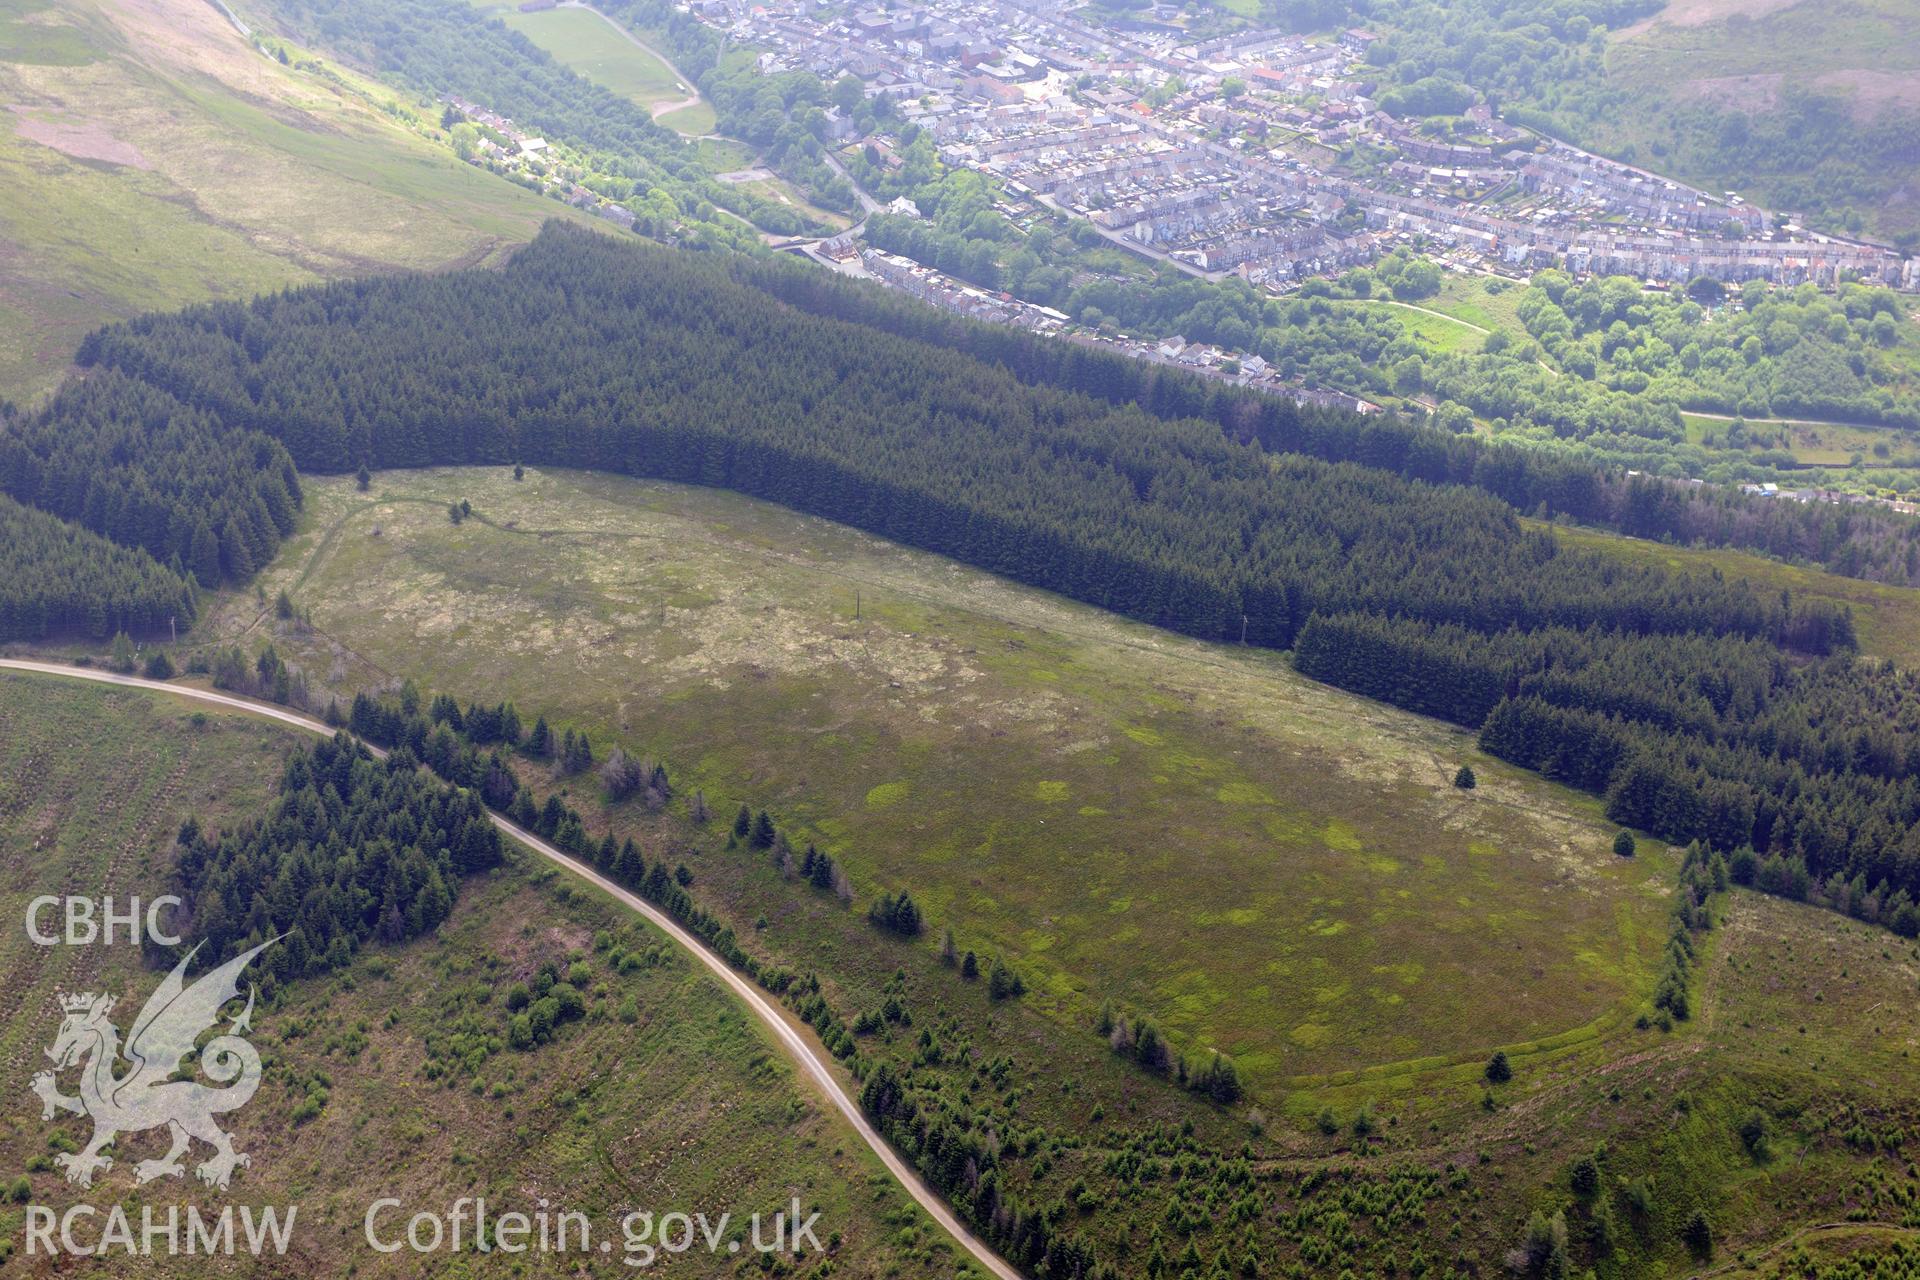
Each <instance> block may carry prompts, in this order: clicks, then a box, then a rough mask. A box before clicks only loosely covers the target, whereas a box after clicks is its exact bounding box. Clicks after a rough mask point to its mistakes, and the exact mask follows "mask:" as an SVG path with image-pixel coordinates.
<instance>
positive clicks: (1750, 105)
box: [1684, 72, 1786, 113]
mask: <svg viewBox="0 0 1920 1280" xmlns="http://www.w3.org/2000/svg"><path fill="white" fill-rule="evenodd" d="M1785 82H1786V77H1785V76H1784V75H1781V74H1780V73H1779V72H1767V73H1763V74H1760V75H1751V76H1701V77H1700V78H1698V79H1695V80H1688V81H1687V82H1686V83H1685V85H1684V88H1685V90H1686V92H1687V94H1688V96H1689V97H1694V98H1704V99H1706V100H1707V101H1708V102H1711V103H1713V104H1714V105H1715V106H1720V107H1729V108H1732V109H1733V110H1735V111H1746V112H1750V113H1757V112H1762V111H1771V110H1773V108H1774V107H1775V106H1776V105H1778V103H1779V101H1780V86H1781V85H1782V84H1784V83H1785Z"/></svg>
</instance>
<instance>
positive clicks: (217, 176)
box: [0, 0, 571, 400]
mask: <svg viewBox="0 0 1920 1280" xmlns="http://www.w3.org/2000/svg"><path fill="white" fill-rule="evenodd" d="M0 103H4V104H5V109H4V110H0V297H4V298H5V299H6V305H5V306H0V398H7V399H15V400H28V399H31V398H33V397H35V396H37V395H39V394H41V393H43V392H45V391H47V390H49V389H51V388H52V387H53V385H54V384H55V383H56V382H58V381H59V379H60V377H61V375H62V374H63V373H64V372H65V370H66V368H67V365H68V360H69V357H70V356H71V354H72V352H73V349H74V347H75V345H76V344H77V343H78V341H79V339H80V336H81V335H82V334H83V333H85V332H86V331H87V330H89V329H92V328H94V327H95V326H97V325H99V324H101V323H103V322H105V321H107V320H111V319H114V318H117V317H122V316H127V315H132V314H135V313H137V312H141V311H148V310H152V309H154V308H158V307H171V306H177V305H181V304H184V303H190V302H197V301H202V300H205V299H208V298H219V297H245V296H249V295H252V294H255V293H259V292H262V291H266V290H272V289H276V288H279V287H281V286H283V285H290V284H301V283H310V282H312V281H314V280H315V279H317V278H322V277H331V276H337V275H345V274H364V273H366V272H369V271H379V270H384V269H393V268H435V267H443V266H448V265H453V264H460V265H470V264H475V263H480V262H485V261H488V260H490V259H493V258H495V257H496V256H497V255H499V254H500V253H501V252H502V251H503V250H505V249H508V248H510V247H511V246H513V245H515V244H518V243H521V242H523V241H525V240H527V239H529V238H530V237H531V236H532V235H533V234H534V232H535V231H536V230H538V228H539V225H540V223H541V221H542V220H544V219H546V218H549V217H557V216H565V215H567V214H569V213H570V212H571V211H570V210H567V209H565V208H564V207H563V206H561V205H558V204H555V203H553V202H551V201H547V200H543V199H541V198H540V197H538V196H536V195H534V194H532V193H531V192H528V191H525V190H523V189H521V188H519V187H516V186H514V185H512V184H510V183H506V182H502V181H501V180H499V179H498V178H495V177H493V176H491V175H488V174H484V173H481V172H479V171H477V170H475V169H472V168H470V167H468V166H466V165H464V164H462V163H460V162H459V161H458V160H457V159H456V158H455V157H454V156H453V155H452V153H451V152H450V151H448V150H445V149H442V148H441V147H439V146H436V145H435V144H434V143H433V142H432V141H430V140H429V139H428V138H425V137H422V136H420V135H419V134H417V133H415V132H414V131H413V129H412V128H410V127H409V126H408V124H407V123H406V122H405V121H404V119H402V118H401V117H400V116H399V115H396V114H388V113H387V111H383V110H382V109H381V105H384V106H385V107H387V108H389V109H390V110H392V111H393V112H396V113H400V112H405V111H406V110H407V109H408V108H409V106H410V104H406V103H402V102H400V101H398V100H397V99H396V98H395V97H394V95H393V94H392V91H390V90H388V89H386V88H384V87H382V86H377V85H372V84H369V83H367V82H364V81H359V80H356V79H352V78H350V77H347V76H343V75H340V74H338V73H337V72H335V71H334V70H333V69H331V68H328V69H324V70H316V69H313V68H309V69H307V70H296V69H294V68H290V67H286V66H282V65H280V64H279V63H277V62H275V61H273V60H271V59H269V58H267V57H266V56H264V55H262V54H260V53H259V52H257V51H256V50H254V49H253V48H252V47H251V46H250V45H249V43H248V42H247V40H246V39H245V38H244V37H242V36H241V34H240V33H239V31H238V30H237V29H236V28H235V27H234V26H233V25H232V24H231V23H229V22H228V21H227V19H226V18H225V17H223V16H222V15H221V13H220V12H219V10H218V9H216V8H215V7H214V6H213V5H212V4H210V3H208V2H207V0H58V3H48V2H46V0H0ZM429 123H431V121H430V122H429Z"/></svg>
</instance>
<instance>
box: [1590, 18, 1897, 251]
mask: <svg viewBox="0 0 1920 1280" xmlns="http://www.w3.org/2000/svg"><path fill="white" fill-rule="evenodd" d="M1916 30H1920V0H1798V2H1797V3H1780V2H1779V0H1759V2H1757V3H1755V2H1754V0H1674V2H1673V3H1671V4H1669V5H1668V6H1667V7H1666V8H1665V9H1663V10H1661V11H1660V12H1659V13H1658V14H1656V15H1655V16H1653V17H1652V18H1649V19H1646V20H1645V21H1642V22H1639V23H1636V24H1634V25H1632V26H1629V27H1626V28H1624V29H1623V30H1621V31H1620V32H1619V33H1618V34H1617V35H1616V36H1615V37H1614V38H1613V39H1612V41H1611V42H1610V44H1609V47H1608V51H1607V58H1606V66H1607V77H1608V79H1609V80H1610V81H1611V82H1613V84H1614V85H1615V86H1616V87H1617V88H1619V89H1620V90H1622V91H1623V92H1624V95H1625V96H1624V100H1623V103H1622V106H1621V109H1620V110H1619V111H1618V112H1617V113H1616V115H1615V117H1614V118H1613V119H1611V120H1607V121H1604V122H1602V124H1601V125H1600V126H1599V127H1598V129H1597V130H1596V132H1595V134H1594V140H1595V141H1596V142H1599V143H1601V144H1603V145H1606V146H1608V147H1610V148H1615V149H1617V148H1620V147H1625V146H1632V147H1634V148H1635V150H1636V153H1637V156H1638V158H1639V160H1640V161H1641V162H1642V163H1647V164H1652V165H1654V166H1655V167H1671V168H1672V170H1673V171H1674V172H1676V173H1680V174H1682V175H1683V176H1686V177H1689V178H1692V179H1694V180H1696V181H1699V182H1703V183H1707V184H1709V185H1712V186H1716V187H1717V186H1719V185H1720V184H1722V183H1725V184H1728V185H1737V186H1738V187H1739V188H1740V189H1741V190H1742V191H1743V192H1744V193H1745V194H1747V195H1749V196H1751V197H1752V198H1754V199H1756V200H1759V201H1760V202H1761V203H1763V204H1768V205H1771V206H1774V207H1778V208H1782V209H1788V210H1792V211H1795V212H1801V213H1805V214H1807V215H1808V216H1811V217H1824V218H1826V219H1827V220H1828V221H1830V222H1832V223H1836V224H1838V225H1840V226H1843V227H1845V226H1849V225H1854V226H1856V227H1857V228H1861V229H1867V230H1877V231H1879V232H1881V233H1884V234H1888V235H1892V234H1897V233H1898V232H1900V231H1902V230H1906V229H1911V228H1916V227H1920V126H1917V124H1916V122H1920V37H1916V36H1915V34H1914V32H1915V31H1916ZM1849 214H1855V215H1858V219H1859V220H1858V222H1857V223H1851V222H1850V219H1849V216H1848V215H1849Z"/></svg>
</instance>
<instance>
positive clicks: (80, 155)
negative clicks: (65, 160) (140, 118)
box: [8, 106, 153, 169]
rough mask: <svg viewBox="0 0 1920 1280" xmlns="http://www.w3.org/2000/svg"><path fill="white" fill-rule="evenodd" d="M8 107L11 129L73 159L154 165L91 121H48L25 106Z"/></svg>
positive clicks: (146, 166)
mask: <svg viewBox="0 0 1920 1280" xmlns="http://www.w3.org/2000/svg"><path fill="white" fill-rule="evenodd" d="M8 110H10V111H12V112H13V113H14V115H15V116H16V117H17V119H16V120H15V122H14V132H16V133H18V134H19V135H20V136H21V137H23V138H26V139H29V140H30V141H33V142H37V143H39V144H40V145H41V146H45V147H52V148H53V149H54V150H55V151H58V152H60V153H61V154H62V155H68V156H72V157H73V158H74V159H76V160H101V161H105V162H106V163H107V164H121V165H127V166H129V167H131V168H134V169H151V168H153V162H152V161H151V160H149V159H147V157H146V156H145V155H144V154H143V153H142V152H141V150H140V148H138V147H136V146H134V145H133V144H132V143H131V142H123V141H121V140H120V139H119V138H116V137H114V136H113V135H112V134H111V133H108V132H107V131H106V130H105V129H104V128H102V127H101V126H100V125H98V124H96V123H94V122H92V121H86V122H72V121H65V120H49V119H46V118H44V117H40V116H33V115H29V114H28V113H27V111H26V109H25V108H23V107H19V106H10V107H8Z"/></svg>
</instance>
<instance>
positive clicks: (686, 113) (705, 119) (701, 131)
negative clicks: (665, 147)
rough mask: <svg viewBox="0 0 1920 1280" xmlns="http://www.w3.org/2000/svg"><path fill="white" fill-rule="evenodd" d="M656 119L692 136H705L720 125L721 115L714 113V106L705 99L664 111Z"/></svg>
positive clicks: (676, 130) (678, 131)
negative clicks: (677, 108)
mask: <svg viewBox="0 0 1920 1280" xmlns="http://www.w3.org/2000/svg"><path fill="white" fill-rule="evenodd" d="M654 119H656V120H658V121H659V122H660V123H661V124H663V125H665V126H667V128H669V129H672V130H674V131H675V132H677V133H684V134H686V135H687V136H688V137H690V138H705V137H706V136H707V135H708V134H710V133H712V132H713V131H714V130H715V129H717V128H719V127H720V117H719V116H717V115H715V114H714V111H713V108H712V107H711V106H709V105H708V104H707V103H706V101H705V100H702V101H700V102H696V103H694V104H693V105H692V106H690V107H681V108H680V109H679V110H678V111H663V112H661V113H660V114H659V115H657V116H655V117H654Z"/></svg>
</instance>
